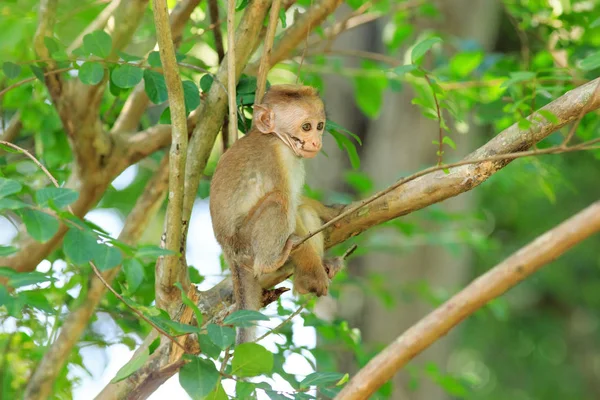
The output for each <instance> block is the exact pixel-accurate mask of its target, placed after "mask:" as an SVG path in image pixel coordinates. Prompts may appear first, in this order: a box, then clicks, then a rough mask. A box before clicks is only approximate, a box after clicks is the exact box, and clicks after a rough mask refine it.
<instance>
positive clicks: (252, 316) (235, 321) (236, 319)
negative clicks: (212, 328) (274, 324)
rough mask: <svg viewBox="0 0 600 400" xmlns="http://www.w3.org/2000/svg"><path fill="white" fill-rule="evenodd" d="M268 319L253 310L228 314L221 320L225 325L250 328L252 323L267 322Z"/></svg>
mask: <svg viewBox="0 0 600 400" xmlns="http://www.w3.org/2000/svg"><path fill="white" fill-rule="evenodd" d="M269 320H270V318H269V317H267V316H266V315H265V314H263V313H260V312H258V311H254V310H237V311H234V312H232V313H231V314H229V315H228V316H227V317H225V319H224V320H223V324H225V325H234V326H241V327H248V326H252V325H254V324H252V322H254V321H269Z"/></svg>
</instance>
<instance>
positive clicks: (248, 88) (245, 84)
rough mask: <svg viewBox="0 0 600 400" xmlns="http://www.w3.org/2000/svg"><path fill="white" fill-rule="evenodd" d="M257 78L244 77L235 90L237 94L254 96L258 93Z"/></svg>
mask: <svg viewBox="0 0 600 400" xmlns="http://www.w3.org/2000/svg"><path fill="white" fill-rule="evenodd" d="M256 83H257V80H256V77H255V76H248V75H242V77H241V78H240V81H239V82H238V84H237V87H236V89H235V91H236V93H237V94H254V93H255V92H256Z"/></svg>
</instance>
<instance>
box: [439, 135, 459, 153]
mask: <svg viewBox="0 0 600 400" xmlns="http://www.w3.org/2000/svg"><path fill="white" fill-rule="evenodd" d="M442 143H445V144H447V145H448V146H450V147H452V149H454V150H456V143H454V140H452V139H451V138H450V136H444V138H443V139H442Z"/></svg>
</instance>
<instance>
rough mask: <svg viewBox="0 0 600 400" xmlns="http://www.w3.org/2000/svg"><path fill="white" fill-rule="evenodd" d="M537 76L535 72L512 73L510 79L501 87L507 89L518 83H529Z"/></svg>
mask: <svg viewBox="0 0 600 400" xmlns="http://www.w3.org/2000/svg"><path fill="white" fill-rule="evenodd" d="M535 76H536V74H535V72H529V71H517V72H511V73H510V78H509V79H507V80H505V81H504V82H502V84H501V85H500V87H501V88H507V87H509V86H512V85H514V84H516V83H521V82H525V81H529V80H531V79H533V78H535Z"/></svg>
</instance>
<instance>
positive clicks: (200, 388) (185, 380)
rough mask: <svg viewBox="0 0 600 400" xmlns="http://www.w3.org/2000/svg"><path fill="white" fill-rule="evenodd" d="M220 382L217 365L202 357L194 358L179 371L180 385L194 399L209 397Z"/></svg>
mask: <svg viewBox="0 0 600 400" xmlns="http://www.w3.org/2000/svg"><path fill="white" fill-rule="evenodd" d="M218 381H219V371H217V368H216V367H215V364H214V363H213V362H212V361H209V360H203V359H202V358H200V357H196V358H194V359H193V360H192V361H191V362H190V363H188V364H185V365H184V366H183V367H182V368H181V369H180V370H179V384H180V385H181V387H182V388H183V389H184V390H185V391H186V392H187V394H188V395H190V396H191V397H192V398H193V399H202V398H204V397H205V396H207V395H208V394H209V393H210V392H211V391H212V390H213V389H214V388H215V386H216V385H217V382H218Z"/></svg>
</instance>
